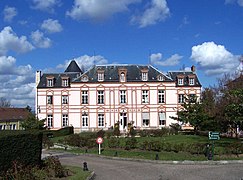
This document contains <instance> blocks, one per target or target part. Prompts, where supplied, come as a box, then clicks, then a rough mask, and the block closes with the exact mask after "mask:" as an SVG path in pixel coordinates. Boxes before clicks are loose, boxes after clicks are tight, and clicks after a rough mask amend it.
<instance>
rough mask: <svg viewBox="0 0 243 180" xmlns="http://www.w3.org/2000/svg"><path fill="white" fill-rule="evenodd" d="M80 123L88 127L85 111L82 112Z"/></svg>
mask: <svg viewBox="0 0 243 180" xmlns="http://www.w3.org/2000/svg"><path fill="white" fill-rule="evenodd" d="M82 125H83V127H88V115H87V114H86V113H84V114H82Z"/></svg>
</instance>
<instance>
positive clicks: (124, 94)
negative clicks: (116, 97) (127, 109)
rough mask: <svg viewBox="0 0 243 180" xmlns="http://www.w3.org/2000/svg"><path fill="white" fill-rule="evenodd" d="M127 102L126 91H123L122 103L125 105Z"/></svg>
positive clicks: (121, 93) (121, 92)
mask: <svg viewBox="0 0 243 180" xmlns="http://www.w3.org/2000/svg"><path fill="white" fill-rule="evenodd" d="M126 102H127V101H126V90H121V91H120V103H121V104H125V103H126Z"/></svg>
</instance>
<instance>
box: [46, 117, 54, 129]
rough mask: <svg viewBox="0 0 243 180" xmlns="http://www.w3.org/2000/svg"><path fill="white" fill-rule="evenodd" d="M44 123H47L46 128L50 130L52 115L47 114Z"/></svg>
mask: <svg viewBox="0 0 243 180" xmlns="http://www.w3.org/2000/svg"><path fill="white" fill-rule="evenodd" d="M46 121H47V127H48V128H52V127H53V115H52V114H48V115H47V118H46Z"/></svg>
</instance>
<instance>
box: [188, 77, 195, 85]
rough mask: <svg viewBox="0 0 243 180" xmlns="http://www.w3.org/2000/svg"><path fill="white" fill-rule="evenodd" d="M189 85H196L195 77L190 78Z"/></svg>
mask: <svg viewBox="0 0 243 180" xmlns="http://www.w3.org/2000/svg"><path fill="white" fill-rule="evenodd" d="M189 85H191V86H193V85H194V78H189Z"/></svg>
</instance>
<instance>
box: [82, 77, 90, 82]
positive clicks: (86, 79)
mask: <svg viewBox="0 0 243 180" xmlns="http://www.w3.org/2000/svg"><path fill="white" fill-rule="evenodd" d="M81 80H82V81H83V82H87V81H88V80H89V78H88V76H83V77H82V78H81Z"/></svg>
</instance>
